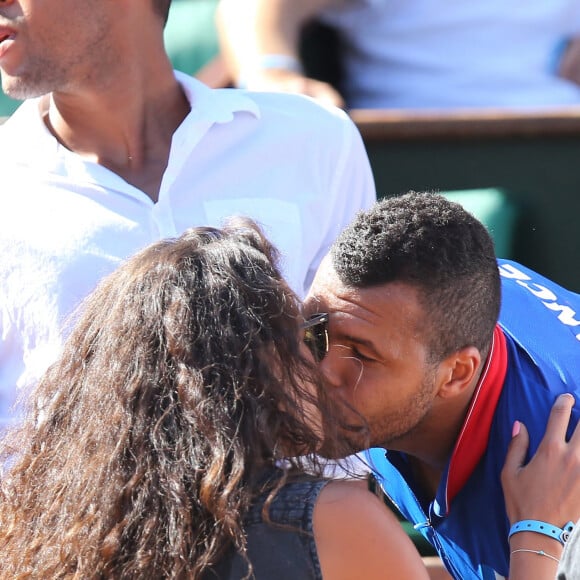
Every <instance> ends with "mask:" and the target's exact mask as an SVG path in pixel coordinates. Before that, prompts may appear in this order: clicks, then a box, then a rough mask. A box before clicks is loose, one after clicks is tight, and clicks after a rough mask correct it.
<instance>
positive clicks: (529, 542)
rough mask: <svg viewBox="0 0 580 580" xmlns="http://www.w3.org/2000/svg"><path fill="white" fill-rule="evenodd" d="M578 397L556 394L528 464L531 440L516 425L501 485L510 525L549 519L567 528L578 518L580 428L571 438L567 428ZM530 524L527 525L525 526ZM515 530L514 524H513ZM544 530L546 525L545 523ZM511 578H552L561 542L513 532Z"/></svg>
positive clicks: (556, 565)
mask: <svg viewBox="0 0 580 580" xmlns="http://www.w3.org/2000/svg"><path fill="white" fill-rule="evenodd" d="M573 406H574V398H573V397H572V395H561V396H560V397H558V399H557V400H556V402H555V403H554V406H553V407H552V411H551V413H550V418H549V420H548V426H547V428H546V433H545V435H544V438H543V439H542V442H541V443H540V445H539V447H538V449H537V451H536V453H535V454H534V456H533V457H532V459H531V460H530V461H529V462H528V464H527V465H524V461H525V456H526V452H527V449H528V445H529V437H528V432H527V430H526V427H525V425H523V424H522V423H516V424H515V425H514V436H513V438H512V442H511V444H510V448H509V451H508V454H507V458H506V462H505V465H504V468H503V471H502V486H503V490H504V495H505V503H506V509H507V514H508V517H509V520H510V524H511V525H512V526H513V525H514V524H515V523H516V522H521V521H522V520H536V521H540V522H546V523H547V524H550V525H552V526H556V527H557V528H560V529H563V528H564V527H565V526H566V524H567V523H568V522H570V521H572V522H576V521H577V520H578V519H579V517H580V429H579V428H578V427H577V428H576V429H575V431H574V434H573V436H572V438H571V439H570V441H568V442H566V430H567V428H568V424H569V422H570V415H571V411H572V407H573ZM520 527H523V528H524V529H527V527H528V526H527V525H521V526H520ZM512 529H513V528H512ZM545 529H546V527H545ZM509 542H510V550H511V555H510V580H544V579H550V580H553V578H555V576H556V570H557V567H558V561H559V559H560V557H561V555H562V550H563V545H562V543H561V542H560V541H559V540H558V539H555V538H553V537H549V536H547V535H545V534H543V533H538V532H533V531H524V532H517V533H514V534H513V535H512V536H511V537H510V540H509Z"/></svg>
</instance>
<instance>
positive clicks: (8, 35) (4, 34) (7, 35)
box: [0, 26, 15, 43]
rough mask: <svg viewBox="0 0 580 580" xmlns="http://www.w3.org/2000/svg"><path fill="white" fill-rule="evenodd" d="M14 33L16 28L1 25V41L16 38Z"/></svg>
mask: <svg viewBox="0 0 580 580" xmlns="http://www.w3.org/2000/svg"><path fill="white" fill-rule="evenodd" d="M14 34H15V32H14V30H12V29H11V28H6V27H3V26H0V43H2V42H4V41H5V40H10V39H12V38H14Z"/></svg>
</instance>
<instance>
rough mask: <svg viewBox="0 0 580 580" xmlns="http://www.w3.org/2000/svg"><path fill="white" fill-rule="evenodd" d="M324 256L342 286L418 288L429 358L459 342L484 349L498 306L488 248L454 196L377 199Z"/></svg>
mask: <svg viewBox="0 0 580 580" xmlns="http://www.w3.org/2000/svg"><path fill="white" fill-rule="evenodd" d="M331 256H332V263H333V266H334V268H335V270H336V272H337V273H338V276H339V277H340V279H341V281H342V283H343V284H345V285H347V286H353V287H357V288H366V287H371V286H378V285H381V284H388V283H390V282H403V283H405V284H408V285H410V286H413V287H414V288H415V289H416V290H418V292H419V299H420V301H421V305H422V308H423V311H424V315H425V325H424V329H425V332H426V333H427V344H428V345H429V347H430V350H431V358H432V360H433V361H439V360H441V359H443V358H444V357H446V356H447V355H449V354H451V353H452V352H455V351H457V350H459V349H461V348H463V347H465V346H475V347H477V348H478V349H479V350H480V351H481V352H482V354H483V355H484V356H485V355H486V354H487V352H488V350H489V345H490V342H491V337H492V334H493V329H494V326H495V324H496V322H497V318H498V315H499V307H500V293H501V290H500V281H499V272H498V268H497V262H496V257H495V251H494V247H493V241H492V239H491V237H490V235H489V233H488V231H487V230H486V228H485V226H484V225H483V224H482V223H481V222H479V221H478V220H477V219H476V218H475V217H473V216H472V215H471V214H470V213H468V212H467V211H466V210H465V209H464V208H463V207H462V206H461V205H459V204H458V203H453V202H451V201H448V200H447V199H446V198H445V197H443V196H442V195H437V194H433V193H416V192H409V193H407V194H404V195H400V196H395V197H389V198H384V199H382V200H379V201H378V202H377V203H376V204H375V206H374V207H372V208H371V209H370V210H368V211H366V212H362V213H360V214H359V215H358V216H357V218H356V219H355V220H354V222H353V223H352V224H351V225H350V226H349V227H348V228H347V229H346V230H345V231H344V232H343V233H342V234H341V236H340V237H339V238H338V240H337V241H336V242H335V244H334V246H333V248H332V251H331Z"/></svg>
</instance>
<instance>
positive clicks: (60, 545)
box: [0, 219, 580, 580]
mask: <svg viewBox="0 0 580 580" xmlns="http://www.w3.org/2000/svg"><path fill="white" fill-rule="evenodd" d="M274 260H275V250H274V249H273V247H272V246H271V245H270V243H269V242H268V241H267V240H266V239H265V238H264V236H263V235H262V234H261V232H260V231H259V229H257V228H256V226H255V224H254V223H253V222H251V221H249V220H243V219H240V220H236V221H233V222H232V223H231V224H230V225H229V226H227V227H225V228H224V229H215V228H209V227H199V228H194V229H191V230H188V231H186V232H185V233H184V234H182V235H181V236H180V237H179V238H174V239H168V240H164V241H160V242H157V243H155V244H153V245H151V246H149V247H148V248H146V249H145V250H143V251H141V252H140V253H138V254H137V255H135V256H134V257H132V258H131V259H129V260H128V261H126V262H125V263H124V264H123V265H122V266H121V267H120V268H119V269H118V270H117V271H115V272H114V273H112V274H111V275H110V276H108V277H107V278H105V279H104V280H103V281H102V282H101V283H100V284H99V286H98V287H97V289H96V290H95V291H94V292H93V293H92V294H91V295H90V296H89V297H88V298H87V299H86V301H85V302H84V303H83V305H82V307H81V309H80V310H79V312H78V314H77V315H76V317H75V319H74V320H73V321H76V324H75V327H74V329H73V331H72V333H71V335H70V337H69V339H68V341H67V343H66V345H65V348H64V350H63V353H62V356H61V357H60V358H59V359H58V360H57V361H56V362H55V364H54V365H52V366H51V367H50V369H49V370H48V371H47V373H46V374H45V375H44V377H43V378H42V380H41V381H40V383H39V385H38V387H37V390H36V391H35V393H34V396H33V397H32V398H31V399H30V400H29V401H28V402H27V408H28V414H27V420H26V422H25V423H24V424H22V425H20V426H17V427H14V428H13V430H11V431H9V433H8V434H7V435H6V436H5V438H4V439H3V440H2V442H1V444H0V454H1V456H2V460H3V465H4V467H5V473H4V474H3V476H2V480H1V483H0V530H2V531H1V532H0V548H1V550H2V577H5V578H18V577H35V578H54V577H63V576H67V577H82V578H103V577H106V578H121V577H123V578H220V579H231V580H234V579H239V578H244V577H252V578H256V579H258V580H266V579H269V578H273V577H276V578H281V579H288V580H290V579H295V578H303V579H309V578H312V579H322V578H324V580H340V579H346V578H354V577H364V578H369V579H373V578H376V579H379V578H384V577H385V575H386V574H387V575H388V576H389V577H390V578H401V579H403V578H405V579H406V578H417V579H421V578H427V577H428V576H427V572H426V569H425V568H424V566H423V564H422V562H421V559H420V557H419V555H418V553H417V552H416V551H415V549H414V547H413V545H412V543H411V542H410V540H409V538H408V537H407V536H406V535H405V534H404V532H403V531H402V529H401V527H400V526H399V524H398V522H397V520H396V519H395V517H394V516H393V514H392V513H391V512H390V511H389V510H388V509H387V508H386V507H385V505H384V504H383V503H382V501H381V500H380V499H379V498H378V497H377V496H375V495H374V494H372V493H370V492H369V491H368V490H367V489H366V486H365V482H364V481H355V480H352V481H346V480H342V481H330V480H328V479H326V478H324V477H323V465H322V464H320V463H319V461H318V456H317V453H318V452H319V451H323V452H324V453H325V454H327V455H332V456H341V455H342V453H344V452H345V450H346V448H344V446H343V443H342V442H341V440H340V439H338V438H337V437H336V435H337V434H338V430H337V426H338V425H340V419H339V416H338V414H337V408H336V404H334V403H333V402H332V400H331V399H330V398H329V397H328V396H326V395H325V390H324V385H323V381H322V377H321V375H320V373H319V371H318V368H317V366H316V365H315V359H314V357H313V356H311V355H310V353H309V352H308V350H307V349H306V348H305V345H304V343H303V339H304V340H305V341H306V344H307V345H308V346H309V347H310V348H311V349H312V352H313V354H314V353H317V348H318V347H319V346H320V345H319V335H318V334H317V332H316V330H317V329H316V326H315V325H314V324H312V323H309V324H305V323H304V319H303V318H302V315H301V305H300V303H299V300H298V299H297V297H296V295H295V294H294V293H293V292H292V291H291V290H290V288H289V287H288V285H287V284H286V282H285V281H284V280H283V278H282V276H281V273H280V271H279V269H278V268H277V267H276V266H275V263H274ZM339 405H341V404H340V403H339ZM557 407H558V404H557V405H556V406H555V410H557ZM569 409H570V405H567V404H564V405H563V406H562V404H560V409H559V411H560V412H559V413H556V412H554V413H553V414H552V416H551V417H550V422H549V424H548V428H547V435H546V439H547V440H548V443H549V440H550V439H552V440H556V441H559V440H561V439H562V440H563V433H562V431H563V429H562V425H563V423H565V422H567V420H568V419H569ZM566 411H568V417H566ZM337 421H338V423H337ZM525 434H526V432H525V428H522V430H521V434H518V435H517V436H516V437H515V438H514V441H513V444H512V449H511V450H510V452H509V454H508V460H507V462H506V467H505V483H506V489H507V490H508V491H510V492H511V493H512V496H511V497H512V503H510V506H511V507H512V508H513V512H514V513H518V510H524V513H526V510H529V509H531V507H533V508H534V513H535V514H543V515H545V516H550V515H551V511H552V510H553V509H554V505H553V503H551V502H548V501H545V502H538V501H537V495H538V494H543V493H545V491H546V490H545V487H546V479H547V477H546V469H545V468H544V466H545V462H546V461H547V460H550V461H551V462H552V466H554V465H556V466H560V465H559V464H560V462H561V461H562V460H563V459H564V455H563V454H561V453H560V454H556V453H554V452H553V450H552V451H551V452H550V453H546V452H545V451H543V450H542V448H540V449H539V450H538V455H537V458H534V462H536V463H535V464H534V462H532V463H530V465H529V466H527V467H522V462H523V458H524V455H525V450H526V446H527V441H526V438H525ZM579 437H580V435H579V436H578V437H575V439H574V440H573V441H572V442H570V446H572V445H574V446H575V447H578V445H580V442H579V441H577V440H576V439H578V438H579ZM548 443H547V445H548ZM538 462H539V464H538ZM305 466H307V468H308V471H307V472H306V471H304V467H305ZM560 467H561V466H560ZM538 470H539V472H538ZM542 474H544V475H543V476H542ZM530 480H531V481H532V485H530ZM569 483H570V481H569V471H568V472H563V473H562V477H561V478H559V479H558V481H557V482H550V483H549V485H550V489H551V490H552V491H553V492H554V493H555V494H556V493H557V494H558V501H559V504H560V505H559V509H568V510H576V511H578V510H580V497H579V494H570V493H565V491H566V489H568V490H569V489H570V486H569V485H568V488H566V487H565V486H566V485H567V484H569ZM532 492H533V493H532ZM526 497H527V498H528V499H526ZM544 505H545V506H546V507H544ZM522 535H524V534H522ZM518 565H519V566H520V569H521V563H520V564H518V563H516V562H514V566H515V567H516V568H514V574H513V578H514V579H515V580H518V579H524V578H525V579H526V580H530V579H535V578H538V579H544V578H549V577H550V576H547V575H545V574H543V575H539V574H536V575H535V576H534V575H524V574H523V573H522V574H518V569H517V566H518ZM532 572H534V573H535V571H532Z"/></svg>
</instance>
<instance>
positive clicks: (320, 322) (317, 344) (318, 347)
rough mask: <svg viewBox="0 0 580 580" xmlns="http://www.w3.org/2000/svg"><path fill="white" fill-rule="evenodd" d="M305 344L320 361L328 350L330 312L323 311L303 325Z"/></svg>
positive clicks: (317, 360) (315, 358) (316, 359)
mask: <svg viewBox="0 0 580 580" xmlns="http://www.w3.org/2000/svg"><path fill="white" fill-rule="evenodd" d="M302 329H303V330H304V344H306V346H307V347H308V349H309V350H310V352H311V353H312V356H313V357H314V360H315V361H316V362H320V361H321V360H322V359H323V358H324V357H325V356H326V353H327V352H328V314H327V313H326V312H323V313H321V314H315V315H314V316H311V317H310V318H309V319H308V320H306V322H304V324H303V325H302Z"/></svg>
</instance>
